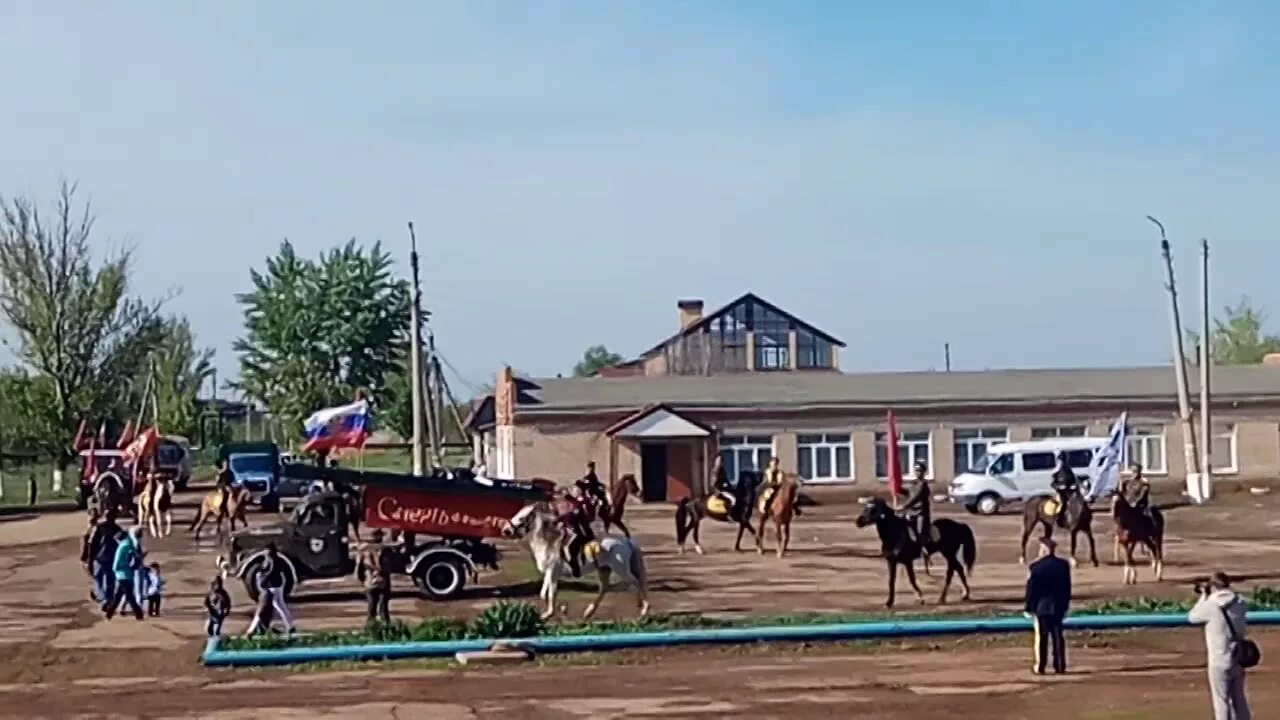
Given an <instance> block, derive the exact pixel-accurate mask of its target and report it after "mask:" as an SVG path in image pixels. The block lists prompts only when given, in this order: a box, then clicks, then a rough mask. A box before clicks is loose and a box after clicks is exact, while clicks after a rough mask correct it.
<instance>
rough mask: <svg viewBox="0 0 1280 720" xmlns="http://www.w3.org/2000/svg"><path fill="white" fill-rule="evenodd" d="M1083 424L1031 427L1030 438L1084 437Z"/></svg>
mask: <svg viewBox="0 0 1280 720" xmlns="http://www.w3.org/2000/svg"><path fill="white" fill-rule="evenodd" d="M1084 436H1085V426H1084V425H1057V426H1052V427H1033V428H1031V439H1032V440H1047V439H1049V438H1072V437H1084Z"/></svg>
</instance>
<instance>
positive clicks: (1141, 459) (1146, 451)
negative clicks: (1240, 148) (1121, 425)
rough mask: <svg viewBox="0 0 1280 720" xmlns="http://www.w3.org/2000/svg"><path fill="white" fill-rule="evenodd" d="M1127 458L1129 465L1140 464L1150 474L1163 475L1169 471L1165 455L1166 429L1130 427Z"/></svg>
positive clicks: (1141, 426)
mask: <svg viewBox="0 0 1280 720" xmlns="http://www.w3.org/2000/svg"><path fill="white" fill-rule="evenodd" d="M1127 444H1128V447H1127V448H1125V452H1126V453H1128V457H1127V458H1125V459H1126V460H1127V461H1128V464H1129V465H1132V464H1133V463H1138V464H1139V465H1141V466H1142V469H1143V470H1145V471H1146V472H1148V473H1152V474H1155V475H1161V474H1164V473H1166V472H1168V471H1169V469H1168V465H1167V464H1166V463H1167V459H1166V455H1165V451H1166V448H1165V437H1164V427H1163V426H1161V425H1150V426H1144V425H1130V426H1129V437H1128V440H1127Z"/></svg>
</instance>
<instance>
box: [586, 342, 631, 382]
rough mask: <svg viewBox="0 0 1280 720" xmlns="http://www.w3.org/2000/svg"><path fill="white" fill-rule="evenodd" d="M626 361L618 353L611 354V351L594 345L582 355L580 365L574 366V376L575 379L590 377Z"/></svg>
mask: <svg viewBox="0 0 1280 720" xmlns="http://www.w3.org/2000/svg"><path fill="white" fill-rule="evenodd" d="M624 359H625V358H623V357H622V356H621V355H619V354H618V353H614V352H609V349H608V348H606V347H605V346H603V345H592V346H591V347H589V348H587V349H586V350H585V351H584V352H583V353H582V359H581V360H579V361H578V364H577V365H574V366H573V374H574V376H575V377H590V376H591V375H594V374H595V373H596V372H597V371H599V370H602V369H604V368H607V367H613V366H614V365H617V364H618V363H620V362H622V361H623V360H624Z"/></svg>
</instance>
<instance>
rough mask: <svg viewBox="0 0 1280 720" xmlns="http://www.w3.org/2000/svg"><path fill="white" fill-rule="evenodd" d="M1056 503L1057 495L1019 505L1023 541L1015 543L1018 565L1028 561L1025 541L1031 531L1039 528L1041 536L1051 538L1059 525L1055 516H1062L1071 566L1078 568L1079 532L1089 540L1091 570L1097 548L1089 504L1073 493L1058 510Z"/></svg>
mask: <svg viewBox="0 0 1280 720" xmlns="http://www.w3.org/2000/svg"><path fill="white" fill-rule="evenodd" d="M1059 504H1060V503H1059V501H1058V498H1057V496H1056V495H1055V496H1053V497H1034V498H1031V499H1030V500H1027V501H1026V502H1025V503H1023V504H1022V542H1020V543H1018V562H1019V563H1026V561H1027V539H1028V538H1030V537H1031V531H1032V530H1033V529H1035V527H1036V526H1037V525H1039V526H1040V535H1041V537H1044V538H1052V537H1053V528H1054V527H1055V526H1056V525H1057V524H1058V515H1059V514H1060V513H1065V514H1066V517H1065V520H1066V522H1065V523H1064V524H1065V525H1066V528H1067V532H1068V533H1069V534H1070V536H1071V556H1070V559H1071V566H1072V567H1075V566H1076V565H1077V561H1076V541H1077V539H1078V537H1079V535H1080V533H1084V536H1085V537H1086V538H1087V539H1088V540H1089V559H1090V560H1091V561H1092V562H1093V566H1094V567H1098V548H1097V547H1096V545H1095V543H1094V541H1093V510H1092V509H1091V508H1090V507H1089V502H1088V501H1087V500H1085V499H1084V496H1083V495H1081V494H1080V493H1079V492H1075V493H1072V495H1071V497H1069V498H1067V506H1066V507H1058V505H1059Z"/></svg>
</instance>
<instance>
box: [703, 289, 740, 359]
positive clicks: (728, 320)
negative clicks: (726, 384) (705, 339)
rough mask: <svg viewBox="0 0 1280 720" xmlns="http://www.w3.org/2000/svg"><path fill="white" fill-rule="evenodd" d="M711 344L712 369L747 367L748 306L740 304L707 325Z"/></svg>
mask: <svg viewBox="0 0 1280 720" xmlns="http://www.w3.org/2000/svg"><path fill="white" fill-rule="evenodd" d="M707 335H708V336H709V338H710V341H711V342H710V345H711V348H712V350H711V369H712V370H728V371H741V370H746V369H747V307H746V305H739V306H738V307H736V308H733V309H732V310H731V311H729V312H727V313H725V314H724V315H721V316H720V317H718V318H716V319H714V320H712V321H711V322H710V323H709V324H708V326H707Z"/></svg>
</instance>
